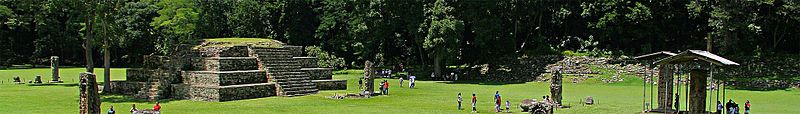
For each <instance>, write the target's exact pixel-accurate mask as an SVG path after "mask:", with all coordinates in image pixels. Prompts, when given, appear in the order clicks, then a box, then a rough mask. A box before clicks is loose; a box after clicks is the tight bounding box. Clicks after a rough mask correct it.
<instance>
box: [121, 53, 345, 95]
mask: <svg viewBox="0 0 800 114" xmlns="http://www.w3.org/2000/svg"><path fill="white" fill-rule="evenodd" d="M244 39H246V40H256V41H247V42H230V41H224V40H220V41H212V40H205V41H204V42H202V43H201V44H197V45H194V46H191V47H190V46H185V47H184V48H181V49H182V50H184V51H178V52H174V53H173V54H170V55H169V56H154V55H149V56H145V61H144V62H145V63H144V66H143V67H142V68H130V69H127V76H126V78H127V80H126V81H113V82H112V85H111V86H112V93H116V94H124V95H132V96H134V97H135V98H140V99H149V100H157V99H189V100H195V101H217V102H219V101H231V100H240V99H252V98H263V97H270V96H289V97H291V96H304V95H310V94H316V93H317V92H318V91H320V90H344V89H347V85H346V84H347V82H346V80H333V78H332V75H333V74H332V70H333V69H332V68H320V67H319V66H318V64H317V58H316V57H304V55H305V52H304V51H303V47H301V46H290V45H285V44H284V43H281V42H278V41H275V40H269V39H250V38H244Z"/></svg>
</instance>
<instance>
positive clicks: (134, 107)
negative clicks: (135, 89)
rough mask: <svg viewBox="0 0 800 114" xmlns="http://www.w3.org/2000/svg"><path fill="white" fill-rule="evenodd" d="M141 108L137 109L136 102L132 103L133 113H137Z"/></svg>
mask: <svg viewBox="0 0 800 114" xmlns="http://www.w3.org/2000/svg"><path fill="white" fill-rule="evenodd" d="M137 111H139V109H136V104H131V114H133V113H136V112H137Z"/></svg>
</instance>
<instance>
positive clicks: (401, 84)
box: [400, 76, 403, 87]
mask: <svg viewBox="0 0 800 114" xmlns="http://www.w3.org/2000/svg"><path fill="white" fill-rule="evenodd" d="M400 87H403V77H402V76H401V77H400Z"/></svg>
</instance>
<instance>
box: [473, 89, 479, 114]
mask: <svg viewBox="0 0 800 114" xmlns="http://www.w3.org/2000/svg"><path fill="white" fill-rule="evenodd" d="M477 102H478V99H476V98H475V93H473V94H472V112H473V113H474V112H478V109H475V103H477Z"/></svg>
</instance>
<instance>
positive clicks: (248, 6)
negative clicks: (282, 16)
mask: <svg viewBox="0 0 800 114" xmlns="http://www.w3.org/2000/svg"><path fill="white" fill-rule="evenodd" d="M280 5H281V4H280V2H266V1H265V2H260V1H255V0H241V1H236V3H235V7H234V9H233V11H231V12H230V13H229V14H227V15H228V17H230V19H229V20H228V24H229V25H231V29H232V30H233V33H234V35H235V36H237V37H258V38H271V37H274V36H275V35H276V33H275V29H274V28H275V25H277V23H276V22H274V21H273V20H276V19H273V18H276V17H274V16H275V15H274V14H275V13H279V9H278V8H281V6H280Z"/></svg>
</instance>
